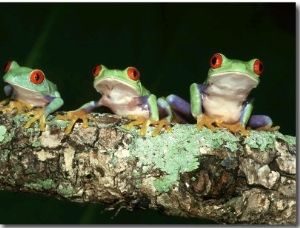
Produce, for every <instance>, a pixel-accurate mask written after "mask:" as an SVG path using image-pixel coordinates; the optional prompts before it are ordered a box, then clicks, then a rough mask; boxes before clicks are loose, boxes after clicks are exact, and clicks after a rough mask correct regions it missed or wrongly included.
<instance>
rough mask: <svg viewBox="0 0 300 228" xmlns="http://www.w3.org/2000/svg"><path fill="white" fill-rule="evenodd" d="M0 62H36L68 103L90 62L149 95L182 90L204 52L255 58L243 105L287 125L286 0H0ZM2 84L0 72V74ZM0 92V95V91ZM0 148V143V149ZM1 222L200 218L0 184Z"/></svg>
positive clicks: (185, 93) (292, 94) (80, 88)
mask: <svg viewBox="0 0 300 228" xmlns="http://www.w3.org/2000/svg"><path fill="white" fill-rule="evenodd" d="M0 7H1V14H0V52H1V54H0V63H3V65H4V64H5V62H6V61H8V60H16V61H17V62H18V63H19V64H20V65H26V66H29V67H32V68H40V69H42V70H43V71H44V73H45V74H46V76H47V77H48V78H49V79H50V80H51V81H53V82H54V83H55V84H57V86H58V88H59V91H60V93H61V95H62V97H63V99H64V101H65V105H64V106H63V107H62V108H61V110H65V111H67V110H74V109H76V108H78V107H79V106H81V105H82V104H84V103H86V102H88V101H90V100H97V99H99V97H100V95H99V94H98V93H97V92H96V91H95V90H94V89H93V86H92V82H93V78H92V74H91V72H92V69H93V67H94V66H96V65H97V64H104V65H105V66H107V67H109V68H119V69H122V68H125V67H127V66H135V67H137V68H138V69H139V71H140V72H141V80H142V83H143V85H144V86H145V87H146V88H148V89H149V90H150V91H151V92H152V93H154V94H156V95H157V96H166V95H168V94H171V93H175V94H178V95H180V96H181V97H183V98H184V99H186V100H189V86H190V84H191V83H193V82H198V83H202V82H203V81H204V80H205V78H206V75H207V71H208V69H209V58H210V57H211V56H212V55H213V54H214V53H216V52H220V53H223V54H225V55H226V56H227V57H228V58H233V59H241V60H245V61H246V60H250V59H252V58H259V59H261V60H262V61H263V63H264V65H265V71H264V74H263V75H262V76H261V82H260V84H259V86H258V87H257V88H256V89H255V90H254V91H253V93H252V94H253V96H254V98H255V106H254V110H253V114H266V115H269V116H270V117H272V119H273V122H274V124H275V125H280V126H281V130H280V131H281V132H282V133H283V134H289V135H295V134H296V127H295V124H296V121H295V112H296V99H295V98H296V66H295V63H296V33H295V15H296V8H295V4H294V3H1V4H0ZM0 86H1V87H3V86H4V82H3V81H1V82H0ZM0 98H1V100H2V99H4V98H5V96H4V93H2V95H1V93H0ZM0 153H1V152H0ZM0 202H1V203H0V224H1V223H143V222H144V223H203V222H206V221H204V220H197V219H184V218H178V217H175V218H174V217H166V216H162V215H160V214H158V213H157V212H154V211H146V212H144V211H137V212H126V211H122V210H121V212H120V213H119V215H118V217H117V218H115V219H114V220H111V219H110V216H111V215H113V214H114V212H104V213H101V211H103V207H101V206H98V205H78V204H75V203H70V202H65V201H58V200H55V199H52V198H48V197H44V196H39V195H38V196H36V195H34V196H33V195H28V194H20V193H10V192H4V191H1V192H0Z"/></svg>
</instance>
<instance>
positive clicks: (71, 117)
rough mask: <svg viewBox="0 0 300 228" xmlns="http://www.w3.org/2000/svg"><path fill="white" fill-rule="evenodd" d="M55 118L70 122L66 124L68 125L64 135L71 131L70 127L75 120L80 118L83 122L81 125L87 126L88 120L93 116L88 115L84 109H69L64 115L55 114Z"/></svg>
mask: <svg viewBox="0 0 300 228" xmlns="http://www.w3.org/2000/svg"><path fill="white" fill-rule="evenodd" d="M56 119H58V120H68V121H70V123H69V124H68V126H67V128H66V130H65V134H66V135H68V134H70V133H71V131H72V128H73V126H74V124H75V123H76V121H77V120H78V119H81V120H82V122H83V123H82V127H83V128H87V127H88V120H89V119H90V120H93V121H94V118H92V117H91V116H90V115H88V114H87V113H86V111H85V110H84V109H82V110H78V111H70V112H67V114H66V115H56Z"/></svg>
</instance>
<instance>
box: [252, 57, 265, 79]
mask: <svg viewBox="0 0 300 228" xmlns="http://www.w3.org/2000/svg"><path fill="white" fill-rule="evenodd" d="M253 71H254V73H255V74H258V75H261V74H262V73H263V72H264V64H263V63H262V61H260V60H259V59H257V60H255V62H254V64H253Z"/></svg>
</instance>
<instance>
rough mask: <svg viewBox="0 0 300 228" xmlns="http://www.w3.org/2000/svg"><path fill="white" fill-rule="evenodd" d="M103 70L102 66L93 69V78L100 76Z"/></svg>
mask: <svg viewBox="0 0 300 228" xmlns="http://www.w3.org/2000/svg"><path fill="white" fill-rule="evenodd" d="M101 70H102V66H101V65H98V66H95V67H94V69H93V76H94V78H95V77H97V76H98V75H99V73H100V71H101Z"/></svg>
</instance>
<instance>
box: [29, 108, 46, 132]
mask: <svg viewBox="0 0 300 228" xmlns="http://www.w3.org/2000/svg"><path fill="white" fill-rule="evenodd" d="M25 115H26V116H33V117H32V118H31V119H30V120H29V121H28V122H27V123H26V124H25V125H24V128H29V127H30V126H31V124H32V123H34V122H35V121H37V120H39V121H40V130H41V131H45V126H46V116H45V109H44V108H38V109H35V110H32V111H30V112H26V113H25Z"/></svg>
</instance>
